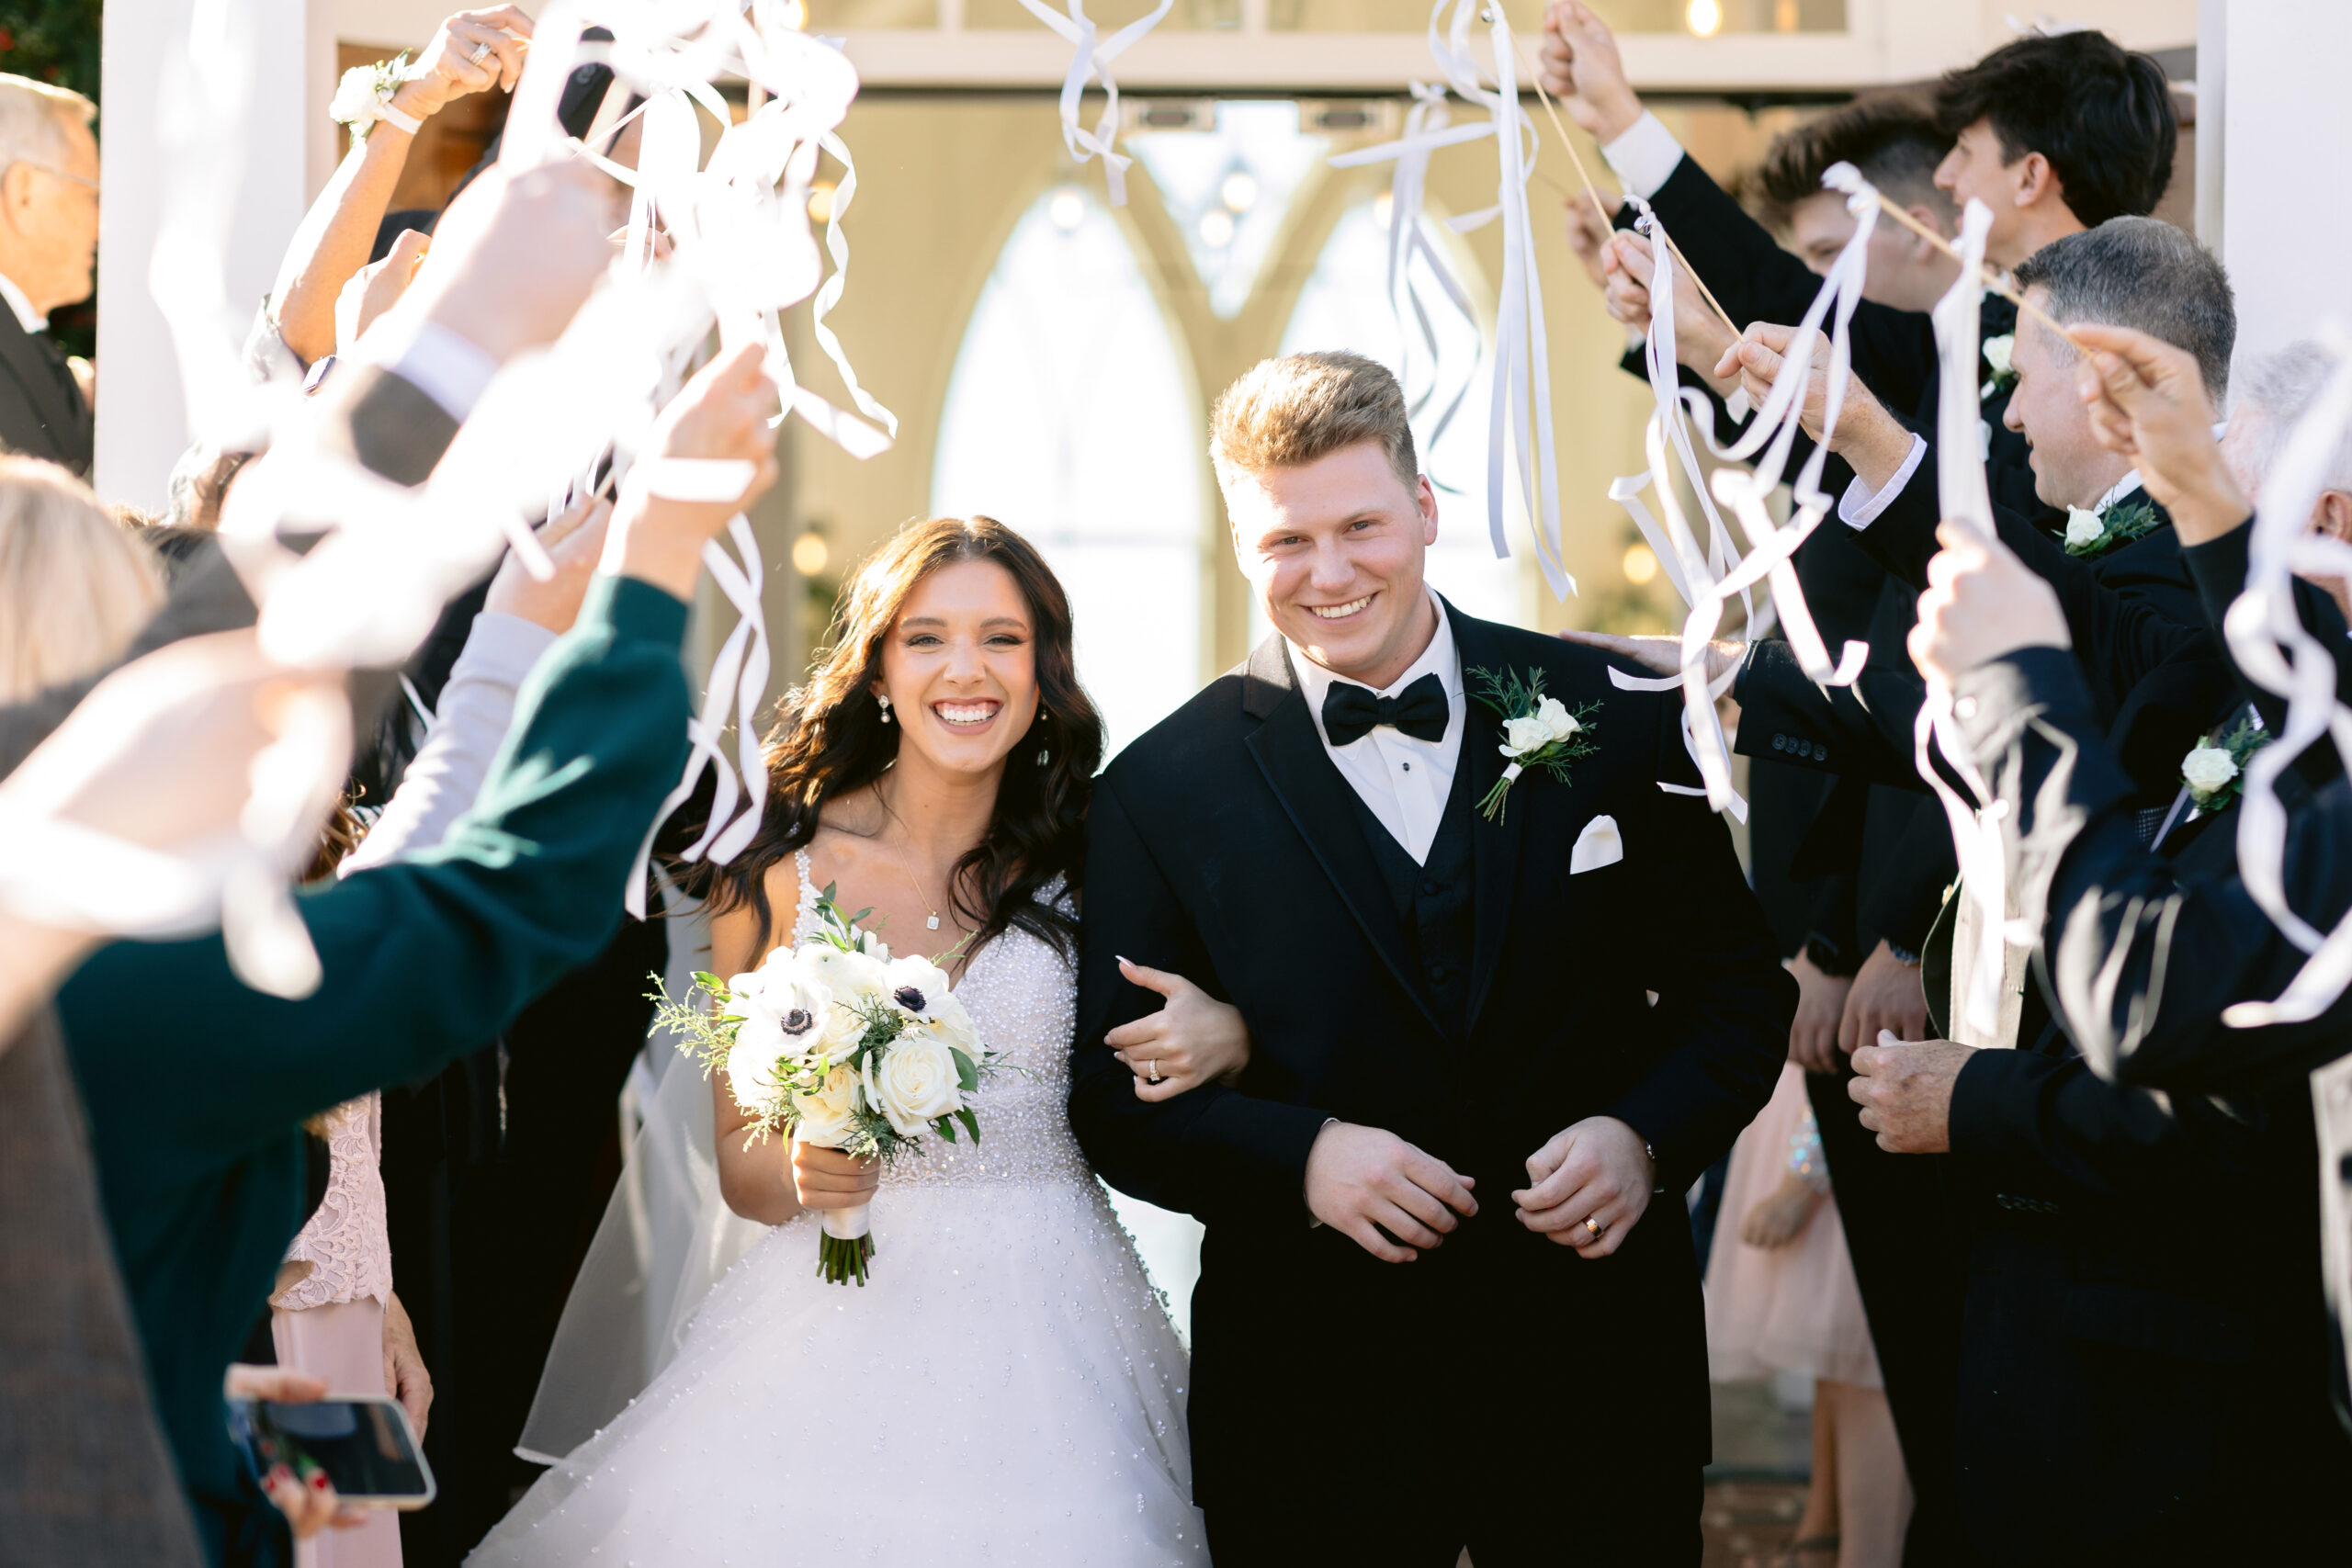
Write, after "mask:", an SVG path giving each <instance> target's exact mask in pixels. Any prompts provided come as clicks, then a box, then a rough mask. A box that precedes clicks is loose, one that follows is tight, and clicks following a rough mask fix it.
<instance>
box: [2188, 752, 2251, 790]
mask: <svg viewBox="0 0 2352 1568" xmlns="http://www.w3.org/2000/svg"><path fill="white" fill-rule="evenodd" d="M2180 776H2181V777H2182V778H2183V779H2184V780H2186V781H2187V782H2188V787H2189V790H2190V791H2191V793H2193V794H2197V795H2211V794H2212V793H2213V792H2214V791H2215V790H2217V789H2220V788H2221V787H2222V785H2224V784H2228V783H2229V782H2230V781H2231V780H2232V779H2233V778H2235V777H2237V776H2238V765H2237V763H2236V762H2234V761H2232V760H2231V758H2230V754H2229V752H2228V751H2226V750H2223V749H2222V748H2221V747H2219V746H2199V748H2197V750H2194V751H2191V752H2190V753H2189V754H2188V756H2186V757H2183V758H2182V759H2181V760H2180Z"/></svg>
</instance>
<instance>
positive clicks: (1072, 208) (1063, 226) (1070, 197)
mask: <svg viewBox="0 0 2352 1568" xmlns="http://www.w3.org/2000/svg"><path fill="white" fill-rule="evenodd" d="M1046 221H1048V222H1050V223H1051V224H1053V226H1054V227H1055V228H1057V229H1059V230H1060V231H1062V232H1063V233H1065V234H1074V233H1076V232H1077V231H1078V226H1079V225H1080V224H1081V223H1083V222H1085V221H1086V198H1085V197H1082V196H1080V195H1079V194H1078V190H1077V187H1076V186H1062V187H1061V188H1060V189H1059V190H1057V191H1056V192H1054V194H1053V198H1052V199H1051V200H1049V201H1048V202H1046Z"/></svg>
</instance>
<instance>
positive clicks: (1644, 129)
mask: <svg viewBox="0 0 2352 1568" xmlns="http://www.w3.org/2000/svg"><path fill="white" fill-rule="evenodd" d="M1600 155H1601V156H1602V157H1604V158H1606V159H1608V160H1609V166H1610V168H1611V169H1612V170H1614V171H1615V172H1616V175H1617V182H1618V183H1619V184H1620V185H1622V186H1624V187H1625V194H1626V195H1628V196H1638V197H1641V198H1642V199H1643V200H1644V201H1647V200H1648V199H1649V198H1650V197H1654V196H1656V195H1657V192H1658V187H1659V186H1662V185H1664V184H1666V182H1667V180H1668V177H1669V176H1671V175H1673V173H1674V166H1675V165H1676V164H1679V163H1680V162H1682V143H1681V142H1679V141H1676V140H1675V139H1674V132H1672V131H1670V130H1667V129H1666V127H1665V125H1664V124H1662V123H1661V122H1660V121H1659V119H1658V118H1657V116H1656V115H1654V114H1652V113H1650V112H1649V111H1648V110H1647V109H1644V110H1643V111H1642V118H1639V119H1637V120H1635V121H1634V123H1633V126H1632V128H1631V129H1630V130H1627V131H1626V132H1625V133H1624V134H1623V135H1622V136H1620V137H1618V138H1617V139H1616V140H1615V141H1611V142H1607V143H1604V144H1603V145H1602V147H1601V149H1600Z"/></svg>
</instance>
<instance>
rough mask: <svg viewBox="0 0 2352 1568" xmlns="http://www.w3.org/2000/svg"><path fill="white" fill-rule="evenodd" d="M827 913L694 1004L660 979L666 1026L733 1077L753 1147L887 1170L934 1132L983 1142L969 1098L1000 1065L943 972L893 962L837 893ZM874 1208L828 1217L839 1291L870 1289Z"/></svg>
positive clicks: (826, 904) (709, 986) (708, 982)
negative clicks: (843, 1157) (822, 1152)
mask: <svg viewBox="0 0 2352 1568" xmlns="http://www.w3.org/2000/svg"><path fill="white" fill-rule="evenodd" d="M817 910H818V917H819V919H820V930H819V931H818V933H817V934H816V935H815V936H813V937H811V938H810V939H809V941H807V942H802V943H801V944H800V945H799V946H797V947H793V948H782V947H780V948H778V949H776V950H775V952H774V953H769V954H768V956H767V959H766V961H765V962H764V963H763V964H761V965H760V966H759V967H758V968H757V969H755V970H753V971H752V973H750V974H748V975H738V976H735V977H734V978H733V979H731V980H728V981H725V982H723V983H722V982H721V981H720V980H719V978H718V976H716V975H707V974H701V973H697V974H696V975H695V987H694V989H693V990H692V991H689V992H688V993H687V995H686V998H685V1000H684V1001H683V1002H673V1001H672V1000H671V999H670V998H669V996H668V994H667V993H666V991H663V990H662V989H660V988H659V986H660V983H659V981H658V980H657V981H656V987H657V989H656V990H655V993H654V996H653V1000H654V1002H655V1003H656V1010H655V1018H656V1021H658V1022H660V1023H662V1024H663V1025H665V1026H666V1027H668V1028H670V1029H672V1030H673V1031H675V1032H676V1033H677V1035H678V1037H679V1039H680V1041H681V1044H680V1046H679V1049H681V1050H683V1051H684V1052H685V1053H686V1054H687V1055H691V1056H694V1057H695V1058H696V1059H698V1060H699V1061H700V1062H701V1063H702V1065H703V1071H704V1073H705V1074H706V1075H707V1074H708V1073H709V1071H710V1070H711V1069H712V1068H713V1067H724V1068H726V1069H727V1077H728V1081H729V1084H731V1085H732V1086H733V1089H734V1091H735V1100H736V1103H737V1104H739V1105H741V1107H742V1108H743V1110H744V1111H745V1112H746V1113H747V1114H749V1115H750V1117H751V1119H752V1121H751V1124H750V1127H749V1130H748V1137H749V1138H750V1139H752V1140H757V1139H761V1138H764V1137H765V1136H767V1134H770V1133H777V1134H783V1135H784V1136H786V1137H788V1138H797V1139H799V1140H800V1141H801V1142H802V1143H806V1144H813V1145H817V1146H818V1147H820V1148H829V1149H840V1150H842V1151H843V1152H845V1153H847V1154H851V1155H854V1156H859V1157H860V1158H868V1159H878V1160H880V1161H882V1162H883V1164H884V1165H885V1166H886V1167H887V1166H888V1165H889V1164H890V1163H891V1162H893V1161H895V1160H897V1159H898V1158H899V1157H900V1156H905V1155H908V1154H921V1153H922V1139H923V1134H925V1133H936V1134H939V1135H940V1136H941V1137H943V1138H944V1139H946V1140H947V1141H948V1142H949V1143H951V1144H952V1143H954V1142H956V1125H957V1123H959V1122H960V1123H961V1124H962V1126H963V1129H964V1131H965V1132H967V1133H968V1134H971V1137H972V1141H973V1142H974V1143H976V1144H977V1143H978V1142H979V1138H980V1123H979V1121H978V1118H976V1117H975V1116H974V1115H973V1114H972V1111H971V1108H970V1107H969V1106H968V1105H967V1103H966V1100H967V1096H969V1095H970V1094H971V1093H972V1091H973V1090H975V1089H978V1087H979V1084H980V1079H981V1078H982V1077H986V1076H988V1075H989V1074H990V1073H992V1072H993V1071H995V1070H996V1069H997V1067H998V1066H1000V1061H999V1058H998V1057H997V1056H996V1055H995V1054H994V1053H992V1052H990V1051H989V1049H988V1048H987V1047H986V1046H985V1045H983V1044H982V1043H981V1042H980V1038H979V1032H978V1030H977V1029H976V1028H975V1027H974V1026H973V1023H972V1017H971V1014H969V1013H967V1012H966V1011H965V1010H964V1004H963V1003H961V1002H959V1001H957V1000H956V998H955V997H954V996H953V995H952V994H950V992H949V989H948V979H947V975H946V972H945V971H944V970H943V969H941V968H940V966H939V965H938V964H935V963H933V961H931V960H930V959H927V958H915V957H905V958H893V957H891V956H890V950H889V949H888V947H885V946H884V945H883V944H882V942H880V941H879V940H878V939H877V938H876V937H875V935H874V934H873V933H872V932H870V931H865V930H863V929H862V928H861V927H860V926H859V925H858V923H857V922H858V921H859V920H861V919H865V916H866V915H867V914H869V913H871V911H869V910H860V911H859V912H858V913H857V914H854V915H844V914H842V910H841V908H840V906H839V905H837V904H835V903H834V902H833V889H832V888H831V886H828V887H827V888H826V889H825V891H824V895H823V897H821V898H820V899H819V900H818V904H817ZM942 956H943V957H944V956H946V955H945V954H943V955H942ZM711 1001H715V1002H716V1003H717V1004H718V1005H717V1007H716V1009H713V1008H712V1007H710V1006H709V1005H708V1003H709V1002H711ZM870 1207H871V1205H868V1204H863V1203H861V1204H859V1205H858V1206H857V1207H855V1208H851V1209H829V1210H826V1211H824V1213H823V1215H822V1233H823V1234H822V1236H821V1238H820V1241H819V1243H818V1248H817V1269H818V1272H819V1273H820V1274H822V1275H823V1276H824V1277H825V1278H826V1279H827V1280H831V1281H832V1282H833V1283H834V1284H837V1285H839V1284H845V1283H847V1282H848V1281H849V1280H853V1279H854V1280H856V1281H857V1282H858V1283H859V1284H860V1285H863V1284H865V1276H866V1265H867V1262H868V1260H869V1259H871V1258H873V1256H874V1236H873V1227H872V1224H871V1223H870V1220H869V1218H868V1214H867V1210H868V1209H869V1208H870Z"/></svg>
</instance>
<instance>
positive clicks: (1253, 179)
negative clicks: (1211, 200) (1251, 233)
mask: <svg viewBox="0 0 2352 1568" xmlns="http://www.w3.org/2000/svg"><path fill="white" fill-rule="evenodd" d="M1217 195H1219V196H1220V197H1224V199H1225V204H1226V206H1227V207H1229V208H1231V209H1233V210H1234V211H1236V212H1247V211H1249V210H1250V209H1251V208H1252V207H1255V206H1256V205H1257V204H1258V176H1256V175H1253V174H1251V173H1250V171H1249V170H1247V169H1236V170H1234V171H1233V173H1231V174H1229V175H1226V176H1225V183H1224V184H1223V185H1222V186H1218V187H1217Z"/></svg>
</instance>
